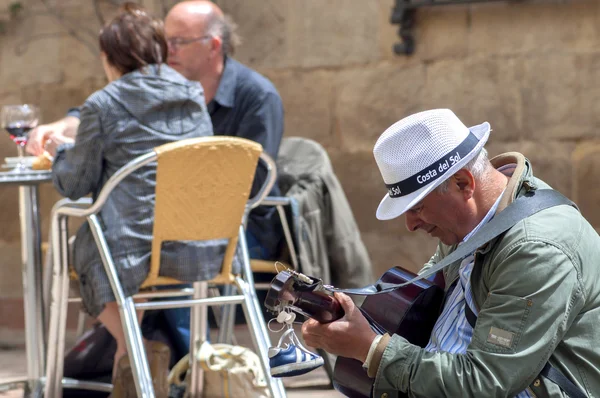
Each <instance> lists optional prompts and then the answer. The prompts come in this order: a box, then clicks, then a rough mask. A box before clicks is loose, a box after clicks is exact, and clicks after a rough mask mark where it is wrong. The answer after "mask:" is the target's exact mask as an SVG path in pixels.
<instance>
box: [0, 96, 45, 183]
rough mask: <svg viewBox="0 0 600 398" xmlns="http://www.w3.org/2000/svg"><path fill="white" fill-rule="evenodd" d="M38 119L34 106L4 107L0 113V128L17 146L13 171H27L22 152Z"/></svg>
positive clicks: (37, 112)
mask: <svg viewBox="0 0 600 398" xmlns="http://www.w3.org/2000/svg"><path fill="white" fill-rule="evenodd" d="M39 118H40V111H39V108H38V107H37V106H35V105H29V104H23V105H4V106H3V107H2V110H1V111H0V127H2V128H3V129H5V130H6V131H7V132H8V134H9V135H10V138H11V139H12V140H13V141H14V143H15V144H17V151H18V154H19V162H18V163H17V165H16V167H15V168H14V171H16V172H21V171H24V170H26V169H27V167H26V165H25V164H24V163H23V152H24V148H25V145H26V144H27V135H28V134H29V131H30V130H31V129H33V128H34V127H36V126H37V125H38V122H39Z"/></svg>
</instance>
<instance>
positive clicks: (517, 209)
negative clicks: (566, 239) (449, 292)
mask: <svg viewBox="0 0 600 398" xmlns="http://www.w3.org/2000/svg"><path fill="white" fill-rule="evenodd" d="M560 205H568V206H573V207H575V208H576V209H577V205H575V203H573V202H571V201H570V200H569V199H567V198H566V197H564V196H563V195H562V194H560V193H559V192H558V191H555V190H553V189H540V190H532V191H530V192H528V193H526V194H525V195H524V196H522V197H520V198H518V199H516V200H515V201H513V202H512V203H511V204H510V205H508V206H507V207H506V208H505V209H504V210H503V211H501V212H500V213H498V214H496V215H495V216H494V218H492V219H491V220H490V222H488V223H487V224H485V225H484V226H482V227H481V228H480V229H479V231H477V232H476V233H475V234H474V235H473V236H471V237H470V238H469V240H468V241H466V242H464V243H463V244H461V245H460V246H458V247H457V248H456V250H454V251H453V252H452V253H450V254H449V255H447V256H446V257H444V258H443V259H442V260H441V261H440V262H438V263H437V264H435V265H434V266H432V267H430V268H428V269H427V270H426V271H425V272H422V273H420V274H419V275H417V276H416V277H415V278H413V279H411V280H409V281H407V282H404V283H386V282H381V281H378V282H376V283H375V284H373V285H369V286H365V287H362V288H354V289H338V288H329V289H328V290H331V291H333V292H340V293H345V294H350V295H357V296H371V295H374V294H383V293H389V292H391V291H393V290H395V289H398V288H401V287H404V286H406V285H410V284H412V283H414V282H416V281H419V280H421V279H427V278H428V277H430V276H431V275H433V274H435V273H437V272H438V271H440V270H442V269H444V268H446V267H447V266H448V265H450V264H452V263H454V262H456V261H460V260H463V259H464V258H466V257H468V256H470V255H471V254H472V253H473V252H475V250H477V249H478V248H480V247H481V246H483V245H484V244H486V243H487V242H489V241H491V240H492V239H494V238H496V237H498V236H499V235H501V234H503V233H504V232H506V231H508V230H509V229H510V228H512V227H513V226H514V225H515V224H516V223H518V222H519V221H521V220H523V219H525V218H527V217H529V216H532V215H534V214H535V213H537V212H539V211H542V210H545V209H548V208H550V207H554V206H560Z"/></svg>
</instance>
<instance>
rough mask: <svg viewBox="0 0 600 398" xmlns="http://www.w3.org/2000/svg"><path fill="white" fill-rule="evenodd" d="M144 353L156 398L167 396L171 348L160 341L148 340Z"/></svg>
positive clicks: (166, 397)
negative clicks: (146, 356) (146, 357)
mask: <svg viewBox="0 0 600 398" xmlns="http://www.w3.org/2000/svg"><path fill="white" fill-rule="evenodd" d="M146 354H147V355H148V363H149V364H150V374H151V375H152V385H153V386H154V394H156V398H168V396H169V380H168V379H169V362H170V361H171V350H170V349H169V346H167V345H166V344H164V343H161V342H160V341H148V342H147V344H146Z"/></svg>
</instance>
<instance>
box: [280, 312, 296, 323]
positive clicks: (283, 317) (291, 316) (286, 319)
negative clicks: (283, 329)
mask: <svg viewBox="0 0 600 398" xmlns="http://www.w3.org/2000/svg"><path fill="white" fill-rule="evenodd" d="M295 319H296V314H295V313H293V312H285V311H282V312H280V313H279V315H277V322H279V323H287V324H288V325H291V324H292V323H293V322H294V320H295Z"/></svg>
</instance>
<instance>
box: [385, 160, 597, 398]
mask: <svg viewBox="0 0 600 398" xmlns="http://www.w3.org/2000/svg"><path fill="white" fill-rule="evenodd" d="M511 163H514V164H516V165H517V167H516V169H515V172H514V174H513V176H512V178H511V179H510V181H509V183H508V186H507V189H506V191H505V193H504V196H503V198H502V199H501V203H500V206H499V208H498V212H500V211H502V209H504V208H505V207H506V206H507V205H508V204H509V203H510V202H512V201H513V200H514V199H515V198H516V197H519V196H521V195H523V194H524V193H525V192H527V191H528V190H531V189H550V187H549V186H548V185H547V184H545V183H544V182H543V181H541V180H539V179H537V178H535V177H534V176H533V174H532V171H531V165H530V164H529V161H528V160H527V159H525V157H524V156H523V155H521V154H519V153H515V152H512V153H507V154H504V155H500V156H498V157H496V158H494V159H492V164H493V165H494V166H495V167H500V166H502V165H505V164H511ZM454 249H455V247H448V246H444V245H442V244H440V245H439V246H438V250H437V251H436V253H435V254H434V256H433V257H432V258H431V260H430V261H429V262H428V263H427V264H426V265H425V267H429V266H431V265H432V264H435V263H436V262H438V261H440V259H442V258H444V256H446V255H447V254H448V253H450V252H451V251H453V250H454ZM459 266H460V264H459V263H455V264H452V265H450V266H449V267H448V268H446V269H445V271H444V277H445V280H446V286H449V285H450V284H451V283H452V282H453V281H454V280H456V279H457V278H458V269H459ZM599 280H600V237H599V236H598V234H597V233H596V231H595V230H594V228H592V226H591V225H590V224H589V223H588V222H587V221H586V220H585V219H584V218H583V216H581V214H580V213H579V212H578V211H577V210H576V209H575V208H573V207H570V206H557V207H553V208H550V209H546V210H543V211H541V212H539V213H537V214H535V215H533V216H531V217H529V218H527V219H525V220H522V221H520V222H519V223H517V224H516V225H515V226H514V227H513V228H511V229H510V230H509V231H507V232H506V233H505V234H504V235H502V236H500V237H499V238H496V239H495V240H493V241H491V242H489V243H488V244H486V245H484V246H483V247H481V248H479V249H478V250H477V251H476V253H475V265H474V268H473V272H472V274H471V284H472V289H473V294H474V298H475V302H476V305H477V309H478V310H479V315H478V318H477V323H476V325H475V329H474V331H473V338H472V340H471V343H470V345H469V347H468V349H467V353H466V354H462V355H454V354H448V353H445V352H435V353H431V352H427V351H425V350H424V349H422V348H420V347H417V346H415V345H412V344H410V343H408V342H407V341H406V340H405V339H404V338H402V337H400V336H398V335H394V336H392V338H391V339H390V340H389V342H388V344H387V346H385V348H384V351H383V356H382V357H381V361H380V362H379V367H378V368H376V369H377V375H376V379H375V385H374V396H375V397H389V398H392V397H396V396H398V394H399V393H398V391H401V392H404V393H407V395H408V396H410V397H428V398H431V397H457V398H458V397H514V396H515V395H517V394H518V393H520V392H521V391H523V390H525V389H529V392H530V393H532V395H534V396H536V397H566V394H564V393H562V392H561V390H560V388H558V386H557V385H556V384H554V383H553V382H552V381H550V380H547V379H545V378H544V377H541V378H540V377H538V375H539V373H540V371H541V370H542V368H543V367H544V365H545V364H546V362H548V361H550V363H551V365H553V366H554V367H556V368H557V369H558V370H560V371H561V372H562V373H563V374H564V375H565V376H567V377H568V378H569V379H570V380H571V381H573V382H575V383H576V384H577V385H578V386H579V387H580V388H581V389H582V390H583V391H585V392H586V393H587V395H588V396H589V397H598V396H600V283H598V281H599ZM378 348H379V347H378ZM386 394H387V395H386Z"/></svg>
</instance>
